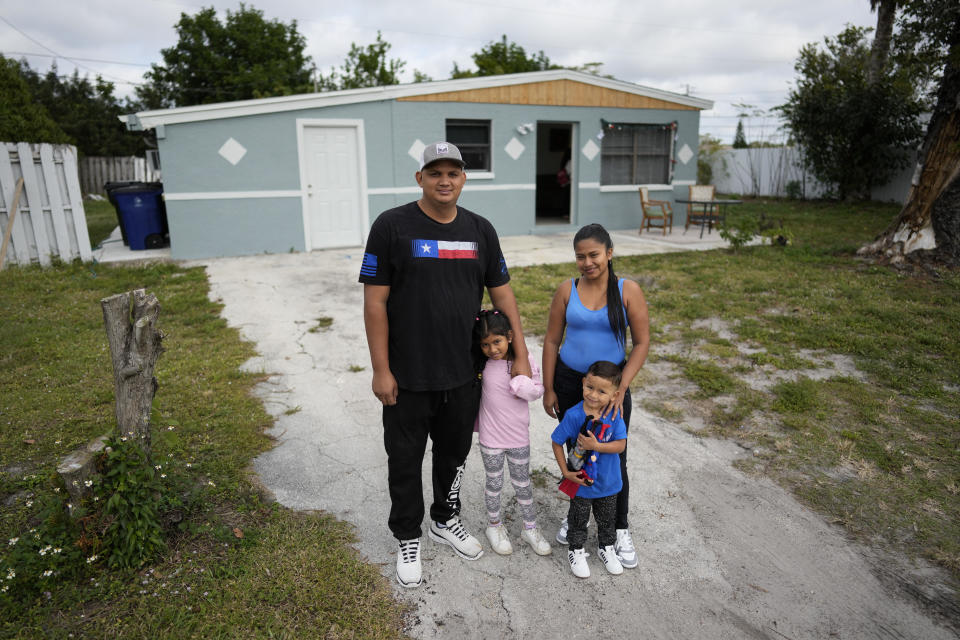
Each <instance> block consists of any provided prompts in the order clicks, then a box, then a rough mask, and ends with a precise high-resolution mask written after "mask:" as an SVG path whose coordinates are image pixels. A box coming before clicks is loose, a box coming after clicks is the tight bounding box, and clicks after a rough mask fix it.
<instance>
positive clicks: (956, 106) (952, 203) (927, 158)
mask: <svg viewBox="0 0 960 640" xmlns="http://www.w3.org/2000/svg"><path fill="white" fill-rule="evenodd" d="M952 36H953V37H952V38H951V45H950V51H949V53H948V55H947V65H946V68H945V69H944V71H943V79H942V80H941V82H940V89H939V91H938V92H937V106H936V108H935V109H934V111H933V117H932V118H931V119H930V124H929V126H928V127H927V135H926V137H925V138H924V141H923V146H922V148H921V150H920V160H919V161H918V163H917V170H916V172H915V173H914V177H913V182H912V184H911V187H910V193H909V194H908V196H907V202H906V204H904V206H903V209H901V210H900V215H898V216H897V218H896V220H894V221H893V223H892V224H891V225H890V226H889V227H887V229H886V231H884V232H883V233H881V234H880V235H879V236H877V238H876V240H875V241H874V242H872V243H870V244H868V245H866V246H864V247H861V248H860V250H859V251H857V254H858V255H861V256H866V257H871V258H875V259H877V260H879V261H880V262H884V263H888V264H894V265H897V264H903V263H904V262H911V263H914V264H917V265H928V266H936V265H947V266H958V265H960V24H957V25H955V26H954V29H953V34H952Z"/></svg>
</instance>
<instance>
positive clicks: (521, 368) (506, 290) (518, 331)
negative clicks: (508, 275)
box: [488, 283, 532, 378]
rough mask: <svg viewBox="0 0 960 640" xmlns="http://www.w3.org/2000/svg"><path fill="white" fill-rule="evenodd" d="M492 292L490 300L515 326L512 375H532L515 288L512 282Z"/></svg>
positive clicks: (491, 289)
mask: <svg viewBox="0 0 960 640" xmlns="http://www.w3.org/2000/svg"><path fill="white" fill-rule="evenodd" d="M488 291H489V292H490V301H491V302H492V303H493V306H494V307H496V308H497V309H499V310H500V311H502V312H504V313H505V314H507V318H509V319H510V326H511V327H513V355H514V360H513V369H512V375H515V376H518V375H524V376H527V377H528V378H529V377H531V376H532V372H531V371H530V358H529V355H528V353H527V343H526V341H525V340H524V339H523V325H522V324H521V323H520V310H519V309H518V308H517V298H516V297H515V296H514V295H513V289H512V288H511V287H510V283H507V284H503V285H500V286H499V287H492V288H490V289H488Z"/></svg>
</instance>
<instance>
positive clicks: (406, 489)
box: [383, 382, 480, 540]
mask: <svg viewBox="0 0 960 640" xmlns="http://www.w3.org/2000/svg"><path fill="white" fill-rule="evenodd" d="M479 403H480V385H479V384H478V383H475V382H469V383H467V384H465V385H463V386H462V387H457V388H455V389H448V390H445V391H408V390H406V389H400V390H399V393H398V394H397V403H396V404H394V405H390V406H384V407H383V445H384V448H385V449H386V451H387V474H388V475H387V483H388V484H389V487H390V518H389V520H388V521H387V523H388V525H389V527H390V531H391V532H392V533H393V535H394V537H395V538H397V539H398V540H409V539H411V538H419V537H420V536H421V534H422V531H421V530H420V524H421V523H422V522H423V512H424V502H423V483H422V481H421V475H422V467H423V456H424V454H425V452H426V447H427V437H428V436H429V437H430V439H431V440H432V441H433V504H432V505H431V506H430V518H431V519H433V520H436V521H438V522H446V521H447V520H449V519H450V518H452V517H453V516H455V515H457V514H459V513H460V482H461V480H462V478H463V466H464V463H465V462H466V459H467V454H468V453H470V444H471V442H472V440H473V423H474V421H475V420H476V417H477V410H478V409H479Z"/></svg>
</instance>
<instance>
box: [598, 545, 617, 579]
mask: <svg viewBox="0 0 960 640" xmlns="http://www.w3.org/2000/svg"><path fill="white" fill-rule="evenodd" d="M597 555H599V556H600V560H602V561H603V566H605V567H606V568H607V571H608V572H610V573H612V574H613V575H615V576H618V575H620V574H621V573H623V565H622V564H620V558H618V557H617V552H616V550H615V547H614V546H613V545H612V544H611V545H610V546H608V547H600V548H599V549H597Z"/></svg>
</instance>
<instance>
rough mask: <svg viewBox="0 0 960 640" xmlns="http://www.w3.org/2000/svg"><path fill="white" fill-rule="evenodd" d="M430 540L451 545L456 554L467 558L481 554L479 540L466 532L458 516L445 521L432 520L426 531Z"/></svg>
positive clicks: (473, 558)
mask: <svg viewBox="0 0 960 640" xmlns="http://www.w3.org/2000/svg"><path fill="white" fill-rule="evenodd" d="M427 533H428V535H429V536H430V538H431V539H432V540H434V541H435V542H440V543H442V544H448V545H450V546H451V547H453V550H454V551H456V552H457V555H458V556H460V557H461V558H466V559H467V560H477V559H478V558H479V557H480V556H482V555H483V547H482V546H480V541H479V540H477V539H476V538H474V537H473V536H472V535H470V534H469V533H467V531H466V529H464V528H463V523H462V522H460V517H459V516H453V517H452V518H450V519H449V520H447V521H446V522H436V521H432V522H431V523H430V530H429V531H428V532H427Z"/></svg>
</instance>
